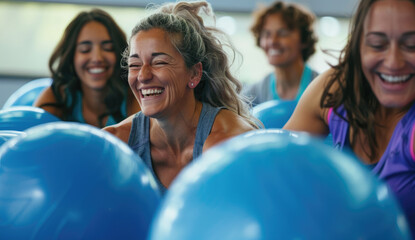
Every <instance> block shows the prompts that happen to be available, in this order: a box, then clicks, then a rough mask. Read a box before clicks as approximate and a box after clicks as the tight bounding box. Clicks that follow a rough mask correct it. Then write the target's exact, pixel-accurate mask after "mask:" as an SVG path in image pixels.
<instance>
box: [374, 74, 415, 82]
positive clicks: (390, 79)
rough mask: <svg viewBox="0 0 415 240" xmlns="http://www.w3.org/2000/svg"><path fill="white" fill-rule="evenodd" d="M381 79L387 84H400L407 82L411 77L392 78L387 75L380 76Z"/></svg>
mask: <svg viewBox="0 0 415 240" xmlns="http://www.w3.org/2000/svg"><path fill="white" fill-rule="evenodd" d="M380 77H381V78H382V79H383V80H385V81H386V82H391V83H399V82H405V81H406V80H408V79H409V78H410V77H411V75H410V74H408V75H402V76H391V75H386V74H380Z"/></svg>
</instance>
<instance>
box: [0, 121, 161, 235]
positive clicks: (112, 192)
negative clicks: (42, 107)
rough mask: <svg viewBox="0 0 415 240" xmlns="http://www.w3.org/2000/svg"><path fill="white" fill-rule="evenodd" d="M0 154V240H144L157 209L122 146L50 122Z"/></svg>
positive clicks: (155, 192) (150, 187)
mask: <svg viewBox="0 0 415 240" xmlns="http://www.w3.org/2000/svg"><path fill="white" fill-rule="evenodd" d="M25 133H26V135H25V136H18V137H16V138H13V139H10V140H9V141H8V142H6V143H5V144H3V145H2V146H1V147H0V203H1V204H0V236H1V239H13V240H23V239H25V240H26V239H36V240H37V239H39V240H43V239H145V238H146V236H147V234H148V229H149V226H150V223H151V220H152V217H153V215H154V213H155V210H156V208H157V207H158V205H159V203H160V198H161V197H160V192H159V189H158V188H157V185H156V182H155V179H154V177H153V176H152V174H151V173H150V171H149V170H148V168H147V167H146V165H145V164H144V163H143V162H142V160H141V159H140V158H139V157H138V155H136V154H135V153H134V152H133V151H132V150H131V149H130V148H129V147H128V146H127V145H126V144H125V143H124V142H122V141H121V140H119V139H117V138H116V137H114V136H113V135H111V134H109V133H107V132H104V131H103V130H100V129H98V128H95V127H92V126H89V125H86V124H80V123H68V122H61V123H49V124H44V125H42V126H37V127H33V128H31V129H28V130H27V131H25Z"/></svg>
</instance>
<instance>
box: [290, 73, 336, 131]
mask: <svg viewBox="0 0 415 240" xmlns="http://www.w3.org/2000/svg"><path fill="white" fill-rule="evenodd" d="M332 74H333V70H331V69H330V70H328V71H326V72H324V73H322V74H320V75H319V76H318V77H316V78H315V79H314V80H313V81H312V82H311V83H310V85H309V86H308V87H307V89H306V90H305V91H304V93H303V95H302V96H301V98H300V100H299V102H298V104H297V106H296V108H295V110H294V112H293V114H292V115H291V117H290V119H289V120H288V122H287V123H286V124H285V126H284V127H283V128H284V129H287V130H294V131H306V132H309V133H312V134H316V135H326V134H328V126H327V122H326V116H327V112H328V111H327V109H323V108H321V106H320V101H321V97H322V95H323V91H324V89H325V88H326V86H327V84H328V81H329V80H330V76H331V75H332ZM332 89H333V88H332ZM332 89H330V91H332Z"/></svg>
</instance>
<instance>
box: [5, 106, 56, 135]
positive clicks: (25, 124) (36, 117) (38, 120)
mask: <svg viewBox="0 0 415 240" xmlns="http://www.w3.org/2000/svg"><path fill="white" fill-rule="evenodd" d="M57 121H61V120H60V119H59V118H57V117H55V116H54V115H52V114H50V113H49V112H47V111H45V110H43V109H42V108H38V107H31V106H16V107H10V108H7V109H4V110H1V111H0V130H14V131H24V130H26V129H28V128H30V127H33V126H36V125H39V124H43V123H50V122H57Z"/></svg>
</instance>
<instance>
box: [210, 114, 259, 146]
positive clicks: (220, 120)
mask: <svg viewBox="0 0 415 240" xmlns="http://www.w3.org/2000/svg"><path fill="white" fill-rule="evenodd" d="M251 130H255V128H253V127H252V126H251V125H250V124H249V123H248V122H246V121H245V120H244V119H243V118H242V117H240V116H238V115H237V114H235V113H234V112H232V111H229V110H225V109H223V110H221V111H220V112H219V113H218V115H217V116H216V118H215V122H214V123H213V126H212V131H211V133H210V134H209V136H208V138H207V139H206V141H205V143H204V145H203V151H206V150H208V149H209V148H211V147H213V146H215V145H217V144H219V143H221V142H223V141H225V140H227V139H229V138H232V137H234V136H237V135H240V134H242V133H245V132H248V131H251Z"/></svg>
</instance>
